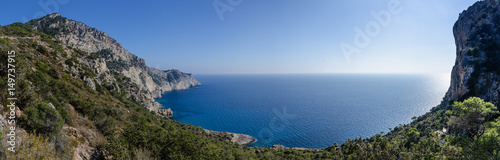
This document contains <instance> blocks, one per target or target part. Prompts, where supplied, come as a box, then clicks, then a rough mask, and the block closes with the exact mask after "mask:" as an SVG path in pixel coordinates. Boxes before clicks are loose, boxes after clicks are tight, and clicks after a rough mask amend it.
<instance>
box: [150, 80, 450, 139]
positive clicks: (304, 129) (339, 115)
mask: <svg viewBox="0 0 500 160" xmlns="http://www.w3.org/2000/svg"><path fill="white" fill-rule="evenodd" d="M194 77H195V78H196V79H197V80H198V81H200V82H201V83H202V85H200V86H196V87H192V88H190V89H187V90H179V91H171V92H166V93H165V94H163V96H162V98H159V99H157V101H158V102H159V103H161V104H162V105H163V107H164V108H172V110H173V112H174V116H173V117H172V119H174V120H177V121H180V122H183V123H186V124H192V125H196V126H200V127H202V128H205V129H210V130H215V131H228V132H233V133H242V134H248V135H251V136H253V137H255V138H257V140H258V141H257V142H255V143H253V144H252V145H250V146H260V147H264V146H272V145H274V144H280V145H284V146H285V147H301V148H325V147H328V146H331V145H333V144H334V143H338V144H342V143H343V142H344V141H345V140H347V139H354V138H356V137H361V138H369V137H371V136H373V135H375V134H378V133H382V134H383V133H387V132H388V131H389V129H390V128H394V127H396V126H398V125H399V124H407V123H409V122H411V118H412V117H414V116H420V115H423V114H425V113H426V112H429V111H430V109H431V108H432V107H435V106H437V105H438V104H439V103H440V102H441V100H442V98H443V96H444V95H445V92H446V91H447V89H448V87H449V83H450V75H449V74H226V75H222V74H221V75H215V74H213V75H210V74H207V75H194Z"/></svg>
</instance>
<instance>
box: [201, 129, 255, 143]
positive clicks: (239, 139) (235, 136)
mask: <svg viewBox="0 0 500 160" xmlns="http://www.w3.org/2000/svg"><path fill="white" fill-rule="evenodd" d="M203 130H204V131H205V133H207V134H213V135H220V136H222V137H224V138H226V139H228V140H230V141H231V142H233V143H238V144H240V145H250V144H253V143H255V142H257V139H256V138H254V137H252V136H250V135H246V134H239V133H231V132H225V131H212V130H208V129H203Z"/></svg>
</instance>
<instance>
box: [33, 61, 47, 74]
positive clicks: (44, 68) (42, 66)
mask: <svg viewBox="0 0 500 160" xmlns="http://www.w3.org/2000/svg"><path fill="white" fill-rule="evenodd" d="M36 66H37V67H38V69H39V70H41V71H43V72H45V73H47V72H49V68H50V67H49V64H47V62H37V63H36Z"/></svg>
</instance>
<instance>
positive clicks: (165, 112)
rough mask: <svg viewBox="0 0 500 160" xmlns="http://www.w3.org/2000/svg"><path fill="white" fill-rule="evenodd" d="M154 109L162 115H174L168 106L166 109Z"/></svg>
mask: <svg viewBox="0 0 500 160" xmlns="http://www.w3.org/2000/svg"><path fill="white" fill-rule="evenodd" d="M154 111H155V112H156V113H158V114H159V115H161V116H163V117H168V118H170V117H172V116H174V112H172V109H170V108H168V109H156V110H154Z"/></svg>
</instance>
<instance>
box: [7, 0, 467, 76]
mask: <svg viewBox="0 0 500 160" xmlns="http://www.w3.org/2000/svg"><path fill="white" fill-rule="evenodd" d="M475 1H476V0H438V1H436V0H377V1H374V0H356V1H347V0H161V1H160V0H158V1H155V2H149V3H145V2H141V1H130V2H129V1H118V0H116V1H102V0H85V1H82V0H38V1H27V0H25V1H12V0H11V1H7V2H3V5H2V6H1V7H0V8H1V9H0V15H1V18H0V24H1V25H6V24H10V23H13V22H19V21H26V20H29V19H32V18H38V17H40V15H44V14H48V13H49V12H59V13H60V14H61V15H62V16H64V17H67V18H69V19H74V20H77V21H81V22H83V23H85V24H87V25H89V26H91V27H95V28H97V29H99V30H101V31H104V32H106V33H108V34H109V35H110V36H111V37H113V38H115V39H116V40H118V42H120V43H121V44H122V46H124V48H125V49H127V50H128V51H130V52H131V53H133V54H135V55H137V56H139V57H141V58H144V59H145V60H146V63H147V65H148V66H151V67H156V68H159V69H171V68H175V69H180V70H182V71H185V72H192V73H337V72H342V73H345V72H349V73H352V72H354V73H434V72H439V73H442V72H450V71H451V68H452V66H453V64H454V60H455V43H454V38H453V33H452V27H453V24H454V23H455V21H456V20H457V18H458V15H459V13H460V12H462V11H463V10H465V9H466V8H467V7H468V6H470V5H472V4H473V3H474V2H475ZM214 4H215V5H214ZM215 6H217V7H215ZM374 13H375V14H374ZM374 15H375V16H374ZM343 48H344V50H343Z"/></svg>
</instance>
